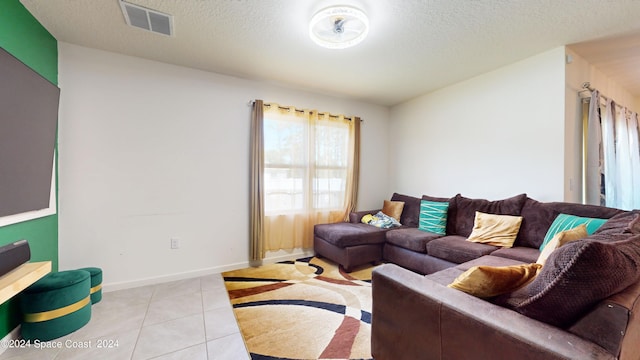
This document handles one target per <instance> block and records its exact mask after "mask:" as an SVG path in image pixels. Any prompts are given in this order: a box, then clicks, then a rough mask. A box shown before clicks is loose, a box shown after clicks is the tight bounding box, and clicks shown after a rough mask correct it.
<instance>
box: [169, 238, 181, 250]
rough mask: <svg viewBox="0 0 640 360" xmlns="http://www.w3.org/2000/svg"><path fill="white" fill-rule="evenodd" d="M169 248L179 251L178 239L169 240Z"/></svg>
mask: <svg viewBox="0 0 640 360" xmlns="http://www.w3.org/2000/svg"><path fill="white" fill-rule="evenodd" d="M171 248H172V249H179V248H180V239H177V238H171Z"/></svg>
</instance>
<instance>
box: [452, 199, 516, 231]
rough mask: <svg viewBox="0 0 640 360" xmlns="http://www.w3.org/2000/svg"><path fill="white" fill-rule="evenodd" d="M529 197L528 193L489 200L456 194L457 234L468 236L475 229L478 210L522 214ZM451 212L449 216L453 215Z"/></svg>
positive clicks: (503, 213) (501, 213) (500, 213)
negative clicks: (474, 224)
mask: <svg viewBox="0 0 640 360" xmlns="http://www.w3.org/2000/svg"><path fill="white" fill-rule="evenodd" d="M526 199H527V195H526V194H520V195H516V196H514V197H510V198H507V199H504V200H497V201H489V200H485V199H470V198H467V197H464V196H462V195H460V194H458V195H456V197H455V202H456V206H455V207H456V214H455V225H454V228H455V230H454V231H455V234H456V235H460V236H464V237H468V236H469V235H470V234H471V231H472V230H473V223H474V220H475V216H476V211H480V212H483V213H488V214H496V215H513V216H520V212H521V210H522V206H523V205H524V202H525V200H526ZM451 215H452V214H451V212H449V216H450V217H451Z"/></svg>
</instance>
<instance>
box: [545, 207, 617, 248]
mask: <svg viewBox="0 0 640 360" xmlns="http://www.w3.org/2000/svg"><path fill="white" fill-rule="evenodd" d="M605 222H607V219H598V218H588V217H580V216H575V215H569V214H560V215H558V216H557V217H556V219H555V220H553V223H552V224H551V227H549V230H547V234H546V235H545V236H544V241H542V245H540V251H542V250H544V247H545V246H547V244H548V243H549V241H551V239H553V237H554V236H555V235H556V234H557V233H559V232H562V231H565V230H569V229H573V228H575V227H576V226H578V225H580V224H585V225H586V226H587V235H591V234H593V233H594V232H595V231H596V230H598V228H599V227H600V226H602V224H604V223H605Z"/></svg>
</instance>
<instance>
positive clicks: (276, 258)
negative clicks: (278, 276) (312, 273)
mask: <svg viewBox="0 0 640 360" xmlns="http://www.w3.org/2000/svg"><path fill="white" fill-rule="evenodd" d="M313 255H314V253H313V250H300V251H295V252H291V253H286V254H280V253H278V254H277V255H276V254H273V255H268V256H267V257H266V258H265V259H264V260H262V262H261V264H262V265H267V264H274V263H277V262H280V261H288V260H295V259H299V258H301V257H307V256H313ZM250 266H252V264H251V263H250V262H249V261H243V262H239V263H234V264H227V265H222V266H214V267H211V268H206V269H200V270H195V271H187V272H183V273H177V274H171V275H163V276H156V277H150V278H145V279H139V280H133V281H122V282H117V283H109V284H103V285H102V291H103V292H110V291H117V290H125V289H131V288H135V287H140V286H147V285H156V284H160V283H165V282H170V281H177V280H185V279H191V278H195V277H200V276H206V275H212V274H220V273H223V272H225V271H231V270H238V269H244V268H247V267H250Z"/></svg>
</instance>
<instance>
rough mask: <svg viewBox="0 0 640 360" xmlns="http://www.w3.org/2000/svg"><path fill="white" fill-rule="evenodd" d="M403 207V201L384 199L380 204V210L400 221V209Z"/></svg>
mask: <svg viewBox="0 0 640 360" xmlns="http://www.w3.org/2000/svg"><path fill="white" fill-rule="evenodd" d="M403 208H404V201H390V200H385V201H384V205H383V206H382V212H383V213H384V214H385V215H389V216H391V217H392V218H394V219H396V220H398V222H400V216H401V215H402V209H403Z"/></svg>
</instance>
